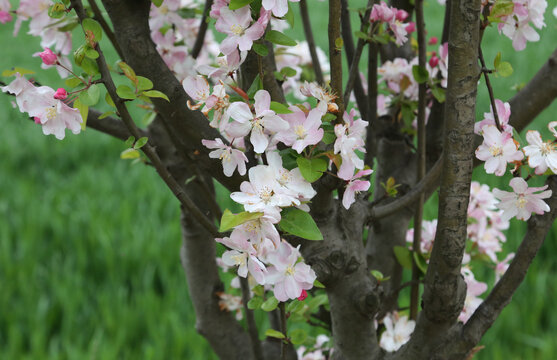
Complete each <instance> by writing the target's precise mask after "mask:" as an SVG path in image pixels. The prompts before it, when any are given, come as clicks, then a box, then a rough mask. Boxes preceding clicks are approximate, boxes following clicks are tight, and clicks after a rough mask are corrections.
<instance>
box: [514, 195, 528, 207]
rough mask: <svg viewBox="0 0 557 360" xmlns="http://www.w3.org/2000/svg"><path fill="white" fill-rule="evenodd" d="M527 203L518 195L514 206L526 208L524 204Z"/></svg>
mask: <svg viewBox="0 0 557 360" xmlns="http://www.w3.org/2000/svg"><path fill="white" fill-rule="evenodd" d="M527 202H528V201H526V199H525V198H524V196H523V195H518V199H517V200H516V206H517V207H518V208H520V209H522V208H524V206H526V203H527Z"/></svg>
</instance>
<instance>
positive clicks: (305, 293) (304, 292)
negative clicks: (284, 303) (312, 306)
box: [298, 290, 308, 301]
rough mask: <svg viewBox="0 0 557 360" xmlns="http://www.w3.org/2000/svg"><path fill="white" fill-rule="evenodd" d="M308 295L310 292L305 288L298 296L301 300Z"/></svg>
mask: <svg viewBox="0 0 557 360" xmlns="http://www.w3.org/2000/svg"><path fill="white" fill-rule="evenodd" d="M307 297H308V292H307V291H305V290H302V295H300V296H298V300H299V301H304V300H305V299H306V298H307Z"/></svg>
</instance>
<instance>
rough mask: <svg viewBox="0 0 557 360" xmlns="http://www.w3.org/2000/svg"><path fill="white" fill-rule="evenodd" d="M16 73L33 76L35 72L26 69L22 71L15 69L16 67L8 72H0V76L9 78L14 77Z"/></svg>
mask: <svg viewBox="0 0 557 360" xmlns="http://www.w3.org/2000/svg"><path fill="white" fill-rule="evenodd" d="M16 73H20V74H21V75H27V74H34V73H35V72H34V71H33V70H27V69H24V68H22V67H17V66H16V67H13V68H11V69H9V70H4V71H2V76H5V77H10V76H13V75H15V74H16Z"/></svg>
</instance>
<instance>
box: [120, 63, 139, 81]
mask: <svg viewBox="0 0 557 360" xmlns="http://www.w3.org/2000/svg"><path fill="white" fill-rule="evenodd" d="M118 67H119V68H120V69H121V70H122V72H123V73H124V75H125V76H126V77H127V78H128V79H130V80H131V82H132V83H133V84H134V85H135V86H136V87H137V75H136V74H135V71H133V69H132V68H131V67H130V66H129V65H128V64H126V63H125V62H123V61H119V62H118Z"/></svg>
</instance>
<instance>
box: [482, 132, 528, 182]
mask: <svg viewBox="0 0 557 360" xmlns="http://www.w3.org/2000/svg"><path fill="white" fill-rule="evenodd" d="M482 134H483V138H484V142H483V143H482V144H481V145H480V146H479V147H478V149H476V157H477V158H478V159H480V160H482V161H485V166H484V167H485V172H486V173H488V174H495V175H497V176H502V175H503V174H504V173H505V170H506V169H507V163H510V162H513V161H519V160H522V159H523V158H524V154H522V152H521V151H519V150H518V149H517V147H516V144H515V142H514V140H513V138H512V137H509V136H508V134H506V133H501V132H500V131H499V130H497V127H495V125H485V126H484V127H483V128H482Z"/></svg>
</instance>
